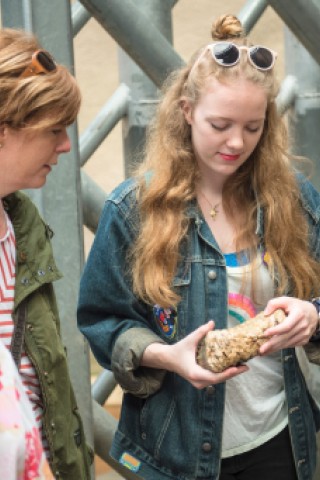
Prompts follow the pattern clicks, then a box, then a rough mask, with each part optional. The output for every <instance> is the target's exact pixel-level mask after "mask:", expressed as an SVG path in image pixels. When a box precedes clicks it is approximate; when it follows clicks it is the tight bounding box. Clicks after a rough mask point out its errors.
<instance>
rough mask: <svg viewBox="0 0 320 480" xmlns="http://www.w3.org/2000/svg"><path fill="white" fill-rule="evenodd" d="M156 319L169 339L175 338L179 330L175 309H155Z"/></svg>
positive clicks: (156, 306)
mask: <svg viewBox="0 0 320 480" xmlns="http://www.w3.org/2000/svg"><path fill="white" fill-rule="evenodd" d="M153 316H154V319H155V321H156V323H157V325H158V327H159V328H160V330H161V331H162V332H163V333H164V335H165V336H166V337H167V338H173V337H174V336H175V334H176V329H177V312H176V310H175V309H174V308H162V307H160V305H155V306H154V307H153Z"/></svg>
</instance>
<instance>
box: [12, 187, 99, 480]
mask: <svg viewBox="0 0 320 480" xmlns="http://www.w3.org/2000/svg"><path fill="white" fill-rule="evenodd" d="M3 203H4V208H5V209H6V211H7V213H8V215H9V217H10V219H11V221H12V224H13V227H14V232H15V237H16V248H17V255H16V287H15V306H14V314H16V313H17V311H18V309H19V305H20V304H21V301H22V300H24V299H26V307H27V318H26V330H25V348H26V352H27V354H28V355H29V357H30V359H31V360H32V363H33V365H34V367H35V369H36V372H37V375H38V377H39V381H40V385H41V390H42V396H43V401H44V412H43V413H44V417H43V424H44V429H45V432H46V436H47V439H48V443H49V448H50V453H51V460H50V464H51V468H52V472H53V474H54V475H55V477H56V478H57V480H88V479H90V463H92V452H91V451H90V448H88V446H87V445H86V442H85V436H84V431H83V425H82V421H81V418H80V415H79V411H78V407H77V404H76V400H75V396H74V392H73V389H72V386H71V381H70V377H69V373H68V366H67V359H66V353H65V349H64V346H63V344H62V341H61V337H60V321H59V314H58V310H57V304H56V298H55V294H54V290H53V285H52V282H53V281H55V280H57V279H59V278H61V274H60V272H59V270H58V268H57V266H56V264H55V261H54V258H53V252H52V247H51V242H50V238H51V237H52V231H51V230H50V228H49V227H48V226H47V225H46V224H45V223H44V222H43V220H42V219H41V217H40V215H39V213H38V210H37V208H36V207H35V205H34V204H33V203H32V202H31V200H30V199H29V198H28V197H27V195H25V194H23V193H21V192H17V193H13V194H11V195H9V196H7V197H5V199H4V202H3Z"/></svg>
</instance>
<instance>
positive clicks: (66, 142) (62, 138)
mask: <svg viewBox="0 0 320 480" xmlns="http://www.w3.org/2000/svg"><path fill="white" fill-rule="evenodd" d="M70 150H71V142H70V138H69V135H68V132H67V129H66V128H63V129H62V130H61V132H60V133H59V140H58V143H57V153H68V152H70Z"/></svg>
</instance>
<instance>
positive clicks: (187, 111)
mask: <svg viewBox="0 0 320 480" xmlns="http://www.w3.org/2000/svg"><path fill="white" fill-rule="evenodd" d="M180 108H181V110H182V112H183V114H184V118H185V119H186V122H187V123H188V124H189V125H191V123H192V106H191V104H190V101H189V100H188V99H187V98H185V97H182V98H181V100H180Z"/></svg>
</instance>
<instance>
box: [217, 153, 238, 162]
mask: <svg viewBox="0 0 320 480" xmlns="http://www.w3.org/2000/svg"><path fill="white" fill-rule="evenodd" d="M220 156H221V158H223V160H225V161H226V162H235V161H236V160H238V158H239V157H240V155H228V154H227V153H220Z"/></svg>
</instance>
